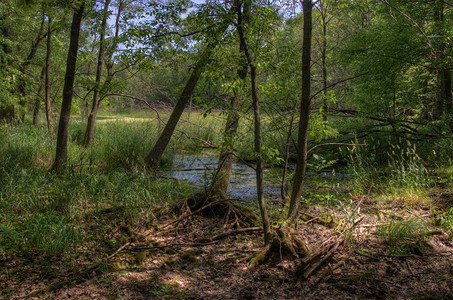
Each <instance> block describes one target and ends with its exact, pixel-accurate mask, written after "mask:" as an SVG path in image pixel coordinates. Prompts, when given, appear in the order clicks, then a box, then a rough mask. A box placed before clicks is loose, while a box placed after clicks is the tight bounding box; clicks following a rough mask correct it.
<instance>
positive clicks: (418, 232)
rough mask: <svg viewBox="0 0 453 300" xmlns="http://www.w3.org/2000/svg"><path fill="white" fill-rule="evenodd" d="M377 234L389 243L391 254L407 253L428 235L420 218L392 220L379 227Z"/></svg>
mask: <svg viewBox="0 0 453 300" xmlns="http://www.w3.org/2000/svg"><path fill="white" fill-rule="evenodd" d="M376 234H377V235H378V236H380V237H382V238H383V240H384V242H385V243H386V244H387V245H389V252H390V254H394V255H405V254H408V253H410V251H411V249H414V247H416V245H418V244H420V243H421V242H422V241H423V240H424V239H425V238H426V236H427V228H426V225H425V224H424V223H422V222H421V221H420V220H419V219H416V218H412V219H409V220H404V221H392V222H390V223H389V224H385V225H380V226H378V227H377V231H376Z"/></svg>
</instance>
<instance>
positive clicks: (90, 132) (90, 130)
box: [83, 0, 113, 146]
mask: <svg viewBox="0 0 453 300" xmlns="http://www.w3.org/2000/svg"><path fill="white" fill-rule="evenodd" d="M110 1H111V0H105V2H104V9H103V11H102V22H101V28H100V33H99V53H98V62H97V66H96V81H95V83H94V93H93V103H92V107H91V112H90V115H89V116H88V122H87V128H86V131H85V136H84V139H83V145H84V146H88V145H90V144H91V143H92V142H93V139H94V123H95V121H96V115H97V112H98V109H99V102H100V89H101V76H102V65H103V63H104V57H105V48H106V47H105V46H106V45H105V33H106V28H107V19H108V17H109V5H110ZM112 55H113V54H112Z"/></svg>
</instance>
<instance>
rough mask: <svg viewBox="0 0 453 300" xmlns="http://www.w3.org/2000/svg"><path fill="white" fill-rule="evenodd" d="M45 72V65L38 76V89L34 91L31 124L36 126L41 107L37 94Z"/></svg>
mask: <svg viewBox="0 0 453 300" xmlns="http://www.w3.org/2000/svg"><path fill="white" fill-rule="evenodd" d="M45 74H46V67H43V68H42V71H41V76H39V85H38V90H37V92H36V98H35V105H34V107H33V125H34V126H38V123H39V109H40V107H41V97H40V96H39V94H40V93H41V90H42V86H43V82H44V75H45Z"/></svg>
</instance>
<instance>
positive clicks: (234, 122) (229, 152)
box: [211, 1, 250, 197]
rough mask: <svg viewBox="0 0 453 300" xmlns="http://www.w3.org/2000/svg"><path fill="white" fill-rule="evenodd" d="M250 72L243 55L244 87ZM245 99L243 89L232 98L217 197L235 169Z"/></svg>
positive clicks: (246, 9) (246, 7)
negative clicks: (236, 148) (236, 149)
mask: <svg viewBox="0 0 453 300" xmlns="http://www.w3.org/2000/svg"><path fill="white" fill-rule="evenodd" d="M249 14H250V5H249V2H248V1H246V2H244V15H243V16H242V19H243V23H244V24H248V23H249ZM239 55H240V56H242V55H244V47H243V43H241V42H240V43H239ZM247 72H248V63H247V58H246V57H245V55H244V57H243V59H242V61H241V62H240V66H239V67H238V70H237V74H238V77H239V78H240V79H241V82H242V83H243V86H242V89H243V90H244V89H245V86H246V83H245V80H246V79H247ZM243 101H244V95H243V91H241V90H240V91H236V92H235V94H234V96H233V97H232V98H231V102H230V109H229V111H228V117H227V121H226V124H225V131H224V137H223V147H222V152H221V153H220V156H219V165H218V167H217V172H216V176H215V178H214V182H213V184H212V192H211V193H212V194H213V196H217V197H226V195H227V191H228V186H229V185H230V179H231V174H232V170H233V162H234V155H233V154H234V153H233V152H234V140H235V137H236V134H237V130H238V127H239V119H240V116H239V110H240V108H241V106H242V103H243Z"/></svg>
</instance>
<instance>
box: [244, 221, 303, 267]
mask: <svg viewBox="0 0 453 300" xmlns="http://www.w3.org/2000/svg"><path fill="white" fill-rule="evenodd" d="M308 253H309V250H308V246H307V245H306V243H305V242H304V241H302V240H301V239H300V238H299V237H298V236H297V232H296V230H295V229H294V227H293V226H291V225H290V224H287V223H283V224H282V225H281V226H280V227H279V228H278V229H277V230H276V231H275V232H272V233H271V234H270V237H269V244H268V245H266V247H265V248H264V249H263V250H262V251H260V252H258V253H256V254H253V255H252V256H250V257H248V258H246V260H248V261H249V263H250V264H251V265H255V264H259V263H264V262H267V261H269V260H271V259H273V258H278V259H282V258H285V257H289V258H294V259H298V258H302V257H305V256H307V254H308Z"/></svg>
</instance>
